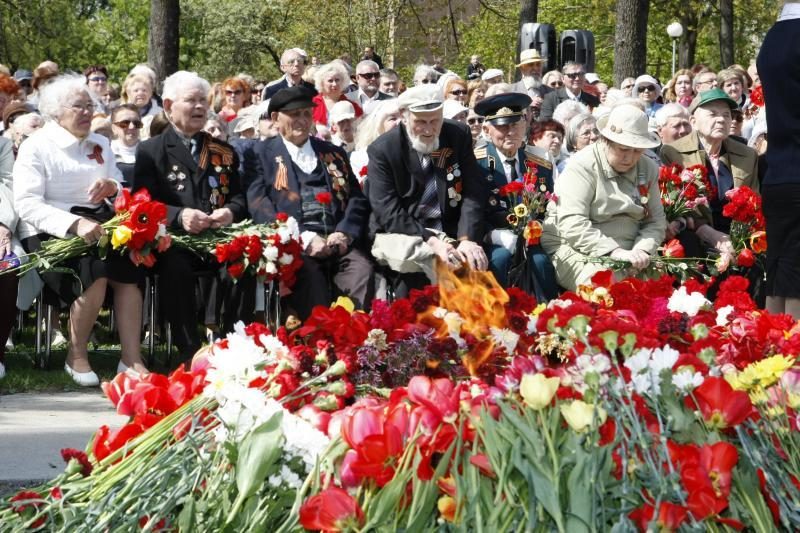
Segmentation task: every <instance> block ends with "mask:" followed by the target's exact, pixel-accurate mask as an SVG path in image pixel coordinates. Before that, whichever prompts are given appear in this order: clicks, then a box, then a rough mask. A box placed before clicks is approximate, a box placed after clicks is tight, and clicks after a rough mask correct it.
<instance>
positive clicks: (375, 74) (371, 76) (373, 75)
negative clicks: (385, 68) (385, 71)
mask: <svg viewBox="0 0 800 533" xmlns="http://www.w3.org/2000/svg"><path fill="white" fill-rule="evenodd" d="M359 76H361V77H362V78H364V79H365V80H377V79H378V78H380V77H381V73H380V72H367V73H365V74H359Z"/></svg>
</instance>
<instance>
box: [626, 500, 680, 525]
mask: <svg viewBox="0 0 800 533" xmlns="http://www.w3.org/2000/svg"><path fill="white" fill-rule="evenodd" d="M688 512H689V510H688V509H686V507H682V506H680V505H676V504H674V503H670V502H661V504H660V505H659V506H658V517H657V519H656V525H657V526H658V528H657V530H658V531H677V530H678V528H679V527H680V525H681V524H683V522H684V521H685V520H686V515H687V514H688ZM654 516H655V508H654V507H653V506H652V505H650V504H649V503H645V504H644V505H642V506H641V507H639V508H637V509H636V510H634V511H633V512H632V513H630V514H629V515H628V517H629V518H630V519H631V520H632V521H633V522H634V523H635V524H636V525H637V526H638V527H639V531H651V529H650V527H649V526H650V522H651V521H652V520H653V517H654Z"/></svg>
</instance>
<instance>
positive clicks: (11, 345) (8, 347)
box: [6, 335, 14, 350]
mask: <svg viewBox="0 0 800 533" xmlns="http://www.w3.org/2000/svg"><path fill="white" fill-rule="evenodd" d="M13 349H14V341H12V340H11V336H10V335H9V337H8V340H7V341H6V350H13Z"/></svg>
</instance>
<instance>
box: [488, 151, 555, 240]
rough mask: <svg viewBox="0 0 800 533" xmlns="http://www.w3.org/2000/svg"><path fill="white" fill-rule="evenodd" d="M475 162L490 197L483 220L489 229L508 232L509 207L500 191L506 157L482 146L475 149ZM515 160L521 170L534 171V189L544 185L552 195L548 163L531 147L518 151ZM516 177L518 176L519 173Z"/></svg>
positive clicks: (506, 182) (505, 181) (551, 170)
mask: <svg viewBox="0 0 800 533" xmlns="http://www.w3.org/2000/svg"><path fill="white" fill-rule="evenodd" d="M475 159H476V160H477V161H478V164H479V165H480V166H481V167H482V168H484V169H486V170H487V171H488V174H487V176H486V180H487V187H488V189H489V195H488V200H487V202H486V220H487V222H488V224H489V229H490V230H491V229H500V228H507V227H508V221H507V220H506V216H507V215H508V212H509V209H510V208H511V206H510V205H509V199H508V198H507V197H505V196H501V195H500V188H501V187H502V186H504V185H507V184H508V180H507V179H506V175H505V171H504V169H503V160H504V159H505V157H504V156H503V154H501V153H499V152H498V151H497V148H495V146H494V145H493V144H492V143H485V144H479V145H478V146H476V147H475ZM517 160H518V161H521V162H522V165H521V166H522V167H523V168H526V167H527V166H528V165H531V166H534V167H535V168H536V176H537V188H539V187H540V186H541V185H544V186H545V188H546V190H547V191H550V192H553V164H552V163H551V162H550V161H548V160H546V159H544V158H542V157H539V156H538V155H536V154H534V153H533V150H532V149H531V147H527V146H526V148H525V149H522V148H520V149H519V150H518V152H517ZM523 172H527V170H523ZM517 173H519V169H518V170H517ZM519 179H520V180H522V179H523V175H520V176H519ZM540 192H544V191H540Z"/></svg>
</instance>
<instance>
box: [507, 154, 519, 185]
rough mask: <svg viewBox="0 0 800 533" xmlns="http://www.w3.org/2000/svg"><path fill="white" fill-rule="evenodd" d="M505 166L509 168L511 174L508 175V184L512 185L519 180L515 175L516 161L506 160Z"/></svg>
mask: <svg viewBox="0 0 800 533" xmlns="http://www.w3.org/2000/svg"><path fill="white" fill-rule="evenodd" d="M506 164H508V165H509V166H511V172H509V173H508V176H506V177H507V178H508V182H509V183H512V182H514V181H517V179H519V175H518V174H517V160H516V159H506Z"/></svg>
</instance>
